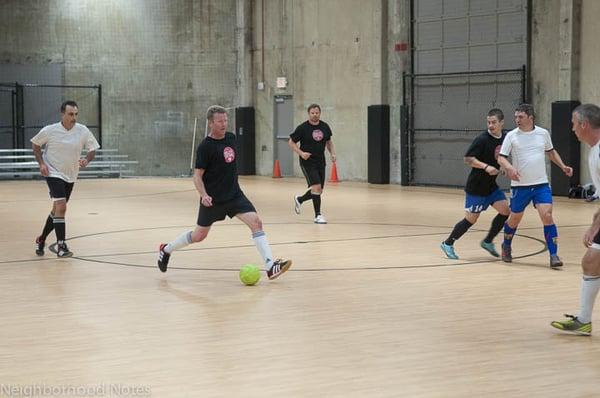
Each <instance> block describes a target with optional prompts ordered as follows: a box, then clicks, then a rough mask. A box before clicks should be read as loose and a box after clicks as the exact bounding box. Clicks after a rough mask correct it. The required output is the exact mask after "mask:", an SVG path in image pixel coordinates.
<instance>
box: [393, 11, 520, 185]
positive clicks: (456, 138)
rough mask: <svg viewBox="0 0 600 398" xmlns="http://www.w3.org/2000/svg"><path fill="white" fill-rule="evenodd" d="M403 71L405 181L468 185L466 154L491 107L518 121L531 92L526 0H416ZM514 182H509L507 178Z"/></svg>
mask: <svg viewBox="0 0 600 398" xmlns="http://www.w3.org/2000/svg"><path fill="white" fill-rule="evenodd" d="M411 6H412V9H411V14H412V28H411V30H412V32H413V35H412V37H413V39H412V42H413V46H412V62H413V64H412V71H413V73H406V74H404V76H403V80H404V81H403V87H404V98H403V100H404V106H403V113H404V114H403V135H402V143H401V144H402V145H401V147H402V151H403V152H402V158H403V165H402V166H403V170H402V182H403V184H405V185H406V184H418V185H445V186H463V185H464V183H465V180H466V176H467V174H468V172H469V168H468V167H467V166H466V165H465V164H464V163H463V155H464V153H465V151H466V149H467V147H468V145H469V144H470V143H471V141H472V140H473V138H474V137H475V136H476V135H477V134H479V132H481V131H484V130H485V128H486V125H485V117H486V115H487V112H488V111H489V109H491V108H500V109H502V110H503V111H504V113H505V119H506V123H505V128H507V129H511V128H513V127H514V122H513V120H512V119H513V118H512V114H513V110H514V108H515V106H516V105H517V104H518V103H520V102H525V101H526V99H527V90H526V88H527V84H526V80H527V79H526V76H527V73H526V72H527V70H526V67H525V65H526V64H527V45H528V44H527V31H528V28H527V27H528V23H529V18H528V7H527V0H418V1H416V0H413V1H412V2H411ZM506 185H508V184H506Z"/></svg>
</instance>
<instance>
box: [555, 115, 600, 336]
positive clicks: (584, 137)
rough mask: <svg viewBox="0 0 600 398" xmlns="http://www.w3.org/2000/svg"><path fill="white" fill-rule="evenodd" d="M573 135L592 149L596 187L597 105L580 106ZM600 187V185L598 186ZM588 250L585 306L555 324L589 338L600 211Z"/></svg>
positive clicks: (599, 279)
mask: <svg viewBox="0 0 600 398" xmlns="http://www.w3.org/2000/svg"><path fill="white" fill-rule="evenodd" d="M571 121H572V122H573V131H574V132H575V135H576V136H577V138H578V139H579V141H581V142H585V143H586V144H588V145H589V146H590V147H591V149H590V153H589V157H588V165H589V168H590V174H591V176H592V180H593V181H594V184H598V183H599V182H600V107H598V106H596V105H593V104H583V105H579V106H578V107H577V108H575V109H574V110H573V116H572V119H571ZM596 186H600V185H596ZM583 245H584V246H585V247H586V248H587V250H586V252H585V254H584V255H583V258H582V259H581V268H582V271H583V280H582V281H581V303H580V306H581V307H580V310H579V314H577V315H576V316H575V315H568V314H565V316H566V317H567V319H566V320H563V321H554V322H552V323H551V325H552V326H554V327H555V328H557V329H560V330H564V331H567V332H572V333H575V334H581V335H585V336H589V335H590V334H591V333H592V310H593V309H594V302H595V301H596V296H597V295H598V291H600V210H597V211H596V212H595V213H594V216H593V217H592V225H591V226H590V227H589V228H588V230H587V231H586V232H585V234H584V235H583Z"/></svg>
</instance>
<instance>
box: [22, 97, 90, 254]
mask: <svg viewBox="0 0 600 398" xmlns="http://www.w3.org/2000/svg"><path fill="white" fill-rule="evenodd" d="M60 112H61V121H60V122H59V123H55V124H51V125H49V126H46V127H44V128H43V129H41V130H40V132H39V133H38V134H37V135H36V136H35V137H33V138H32V139H31V142H32V148H33V153H34V155H35V160H36V161H37V162H38V163H39V165H40V173H41V174H42V176H44V177H45V178H46V183H47V184H48V188H49V189H50V198H51V199H52V210H51V211H50V215H49V216H48V218H47V219H46V224H45V225H44V229H43V230H42V234H41V235H40V236H38V237H37V238H36V240H35V253H36V254H37V255H38V256H43V255H44V247H45V245H46V238H47V237H48V235H49V234H50V232H52V230H55V231H56V240H57V245H56V255H57V256H58V257H71V256H72V255H73V253H72V252H71V251H70V250H69V248H68V247H67V244H66V243H65V235H66V227H65V214H66V212H67V202H68V201H69V198H70V197H71V192H72V191H73V186H74V185H75V181H76V180H77V175H78V174H79V168H80V167H81V168H83V167H85V166H87V165H88V164H89V163H90V162H91V161H92V160H93V159H94V157H95V156H96V150H97V149H98V148H100V145H98V141H96V138H95V137H94V135H93V134H92V132H91V131H90V130H88V128H87V127H86V126H84V125H83V124H79V123H77V116H78V114H79V109H78V107H77V103H76V102H75V101H65V102H63V103H62V105H61V106H60ZM42 147H44V151H43V152H42ZM83 148H85V149H87V151H88V152H87V155H86V157H85V158H83V159H82V158H81V151H82V150H83Z"/></svg>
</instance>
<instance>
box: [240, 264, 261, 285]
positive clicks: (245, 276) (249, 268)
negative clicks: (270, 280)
mask: <svg viewBox="0 0 600 398" xmlns="http://www.w3.org/2000/svg"><path fill="white" fill-rule="evenodd" d="M259 280H260V269H259V268H258V267H257V266H256V265H254V264H246V265H244V266H242V268H240V281H242V283H243V284H244V285H246V286H252V285H256V283H257V282H258V281H259Z"/></svg>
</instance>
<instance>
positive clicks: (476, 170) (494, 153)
mask: <svg viewBox="0 0 600 398" xmlns="http://www.w3.org/2000/svg"><path fill="white" fill-rule="evenodd" d="M503 126H504V113H502V111H501V110H500V109H496V108H495V109H492V110H490V111H489V112H488V115H487V127H488V129H487V131H485V132H483V133H481V134H480V135H478V136H477V137H476V138H475V139H474V140H473V142H472V143H471V146H469V149H467V153H466V154H465V163H467V164H468V165H469V166H471V167H472V169H471V173H470V174H469V177H468V178H467V184H466V186H465V192H466V195H465V218H464V219H462V220H461V221H459V222H458V223H457V224H456V225H455V226H454V229H453V230H452V233H450V236H448V239H446V240H445V241H443V242H442V244H441V246H440V247H441V248H442V251H443V252H444V254H445V255H446V257H448V258H450V259H453V260H458V256H457V255H456V253H455V252H454V242H455V241H456V240H458V239H459V238H460V237H461V236H463V235H464V233H465V232H467V230H468V229H469V228H471V226H473V224H475V223H476V222H477V219H478V218H479V214H480V213H481V212H482V211H485V210H486V209H487V208H488V206H490V205H492V207H493V208H494V209H496V210H497V211H498V215H496V217H494V219H493V220H492V225H491V227H490V230H489V232H488V234H487V236H486V237H485V239H484V240H482V241H481V243H480V245H481V247H482V248H483V249H485V250H487V251H488V252H489V253H490V254H491V255H492V256H494V257H499V254H498V252H497V251H496V247H495V246H494V243H493V242H492V240H493V239H494V238H495V237H496V235H498V233H499V232H500V230H501V229H502V227H503V226H504V222H505V221H506V220H507V219H508V215H509V214H510V209H509V207H508V201H507V200H506V196H505V195H504V192H502V191H501V190H500V188H498V185H497V184H496V177H497V176H498V174H499V173H500V165H499V164H498V153H499V152H500V147H501V146H502V141H503V140H504V137H505V136H506V133H504V132H503V131H502V127H503Z"/></svg>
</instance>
